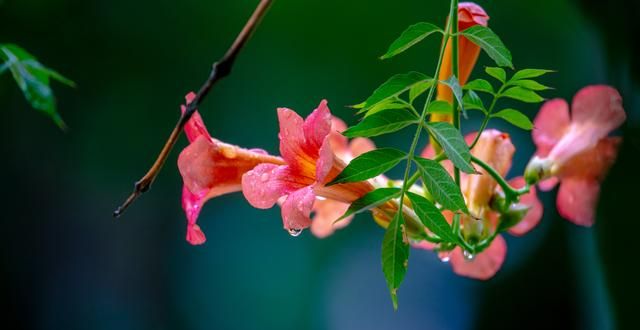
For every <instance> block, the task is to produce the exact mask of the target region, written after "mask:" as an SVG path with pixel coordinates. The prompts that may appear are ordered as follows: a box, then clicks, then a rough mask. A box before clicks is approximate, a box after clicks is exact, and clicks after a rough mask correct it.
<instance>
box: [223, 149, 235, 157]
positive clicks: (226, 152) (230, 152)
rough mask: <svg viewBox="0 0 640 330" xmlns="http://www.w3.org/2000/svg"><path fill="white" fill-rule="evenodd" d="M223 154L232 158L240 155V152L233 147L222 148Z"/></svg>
mask: <svg viewBox="0 0 640 330" xmlns="http://www.w3.org/2000/svg"><path fill="white" fill-rule="evenodd" d="M222 154H223V155H224V156H225V157H227V158H230V159H233V158H236V157H237V156H238V153H237V152H236V149H235V148H233V147H231V148H222Z"/></svg>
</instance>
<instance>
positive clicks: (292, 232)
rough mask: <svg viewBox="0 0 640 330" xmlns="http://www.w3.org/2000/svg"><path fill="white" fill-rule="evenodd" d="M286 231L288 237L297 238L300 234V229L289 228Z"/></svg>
mask: <svg viewBox="0 0 640 330" xmlns="http://www.w3.org/2000/svg"><path fill="white" fill-rule="evenodd" d="M287 231H288V232H289V235H291V236H293V237H298V236H300V234H302V229H299V228H289V229H287Z"/></svg>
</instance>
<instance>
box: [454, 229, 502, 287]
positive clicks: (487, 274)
mask: <svg viewBox="0 0 640 330" xmlns="http://www.w3.org/2000/svg"><path fill="white" fill-rule="evenodd" d="M506 255H507V243H506V242H505V241H504V238H502V236H500V235H498V236H496V238H495V239H494V240H493V242H491V245H490V246H489V247H488V248H487V249H486V250H484V251H482V252H481V253H479V254H478V255H476V256H475V258H473V260H467V259H466V258H465V257H464V256H463V254H462V251H461V250H460V248H459V247H458V248H455V249H454V250H453V252H452V253H451V267H453V271H454V272H455V273H456V274H458V275H461V276H466V277H470V278H474V279H478V280H488V279H490V278H491V277H493V275H495V274H496V273H497V272H498V270H500V267H502V263H503V262H504V258H505V256H506Z"/></svg>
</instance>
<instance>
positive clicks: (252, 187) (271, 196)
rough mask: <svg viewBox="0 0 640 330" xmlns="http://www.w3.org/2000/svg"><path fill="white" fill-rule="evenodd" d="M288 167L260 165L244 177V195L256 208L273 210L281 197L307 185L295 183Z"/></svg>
mask: <svg viewBox="0 0 640 330" xmlns="http://www.w3.org/2000/svg"><path fill="white" fill-rule="evenodd" d="M295 178H296V177H295V176H294V175H292V173H291V171H290V168H289V167H288V166H286V165H282V166H278V165H275V164H260V165H258V166H256V167H255V168H254V169H253V170H251V171H248V172H247V173H245V174H244V175H243V176H242V193H243V194H244V197H245V198H246V199H247V201H248V202H249V204H251V206H253V207H255V208H259V209H268V208H271V207H272V206H273V205H274V204H275V203H276V202H277V201H278V199H279V198H280V197H282V196H284V195H286V194H288V193H290V192H293V191H295V190H297V189H299V188H301V187H304V186H305V185H306V183H305V182H301V183H299V182H295V181H293V180H294V179H295Z"/></svg>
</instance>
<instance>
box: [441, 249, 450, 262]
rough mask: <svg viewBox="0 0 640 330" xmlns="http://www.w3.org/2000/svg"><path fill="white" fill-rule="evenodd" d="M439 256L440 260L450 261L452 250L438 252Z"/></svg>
mask: <svg viewBox="0 0 640 330" xmlns="http://www.w3.org/2000/svg"><path fill="white" fill-rule="evenodd" d="M438 258H440V261H442V262H445V263H446V262H449V260H451V251H440V252H438Z"/></svg>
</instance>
